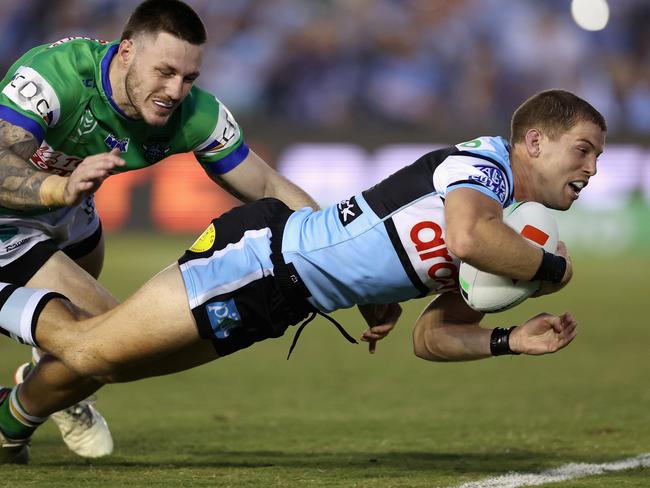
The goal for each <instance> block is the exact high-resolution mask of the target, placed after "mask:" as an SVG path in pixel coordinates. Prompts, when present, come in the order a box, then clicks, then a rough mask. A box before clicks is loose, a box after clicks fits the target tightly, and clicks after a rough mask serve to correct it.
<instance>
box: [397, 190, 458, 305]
mask: <svg viewBox="0 0 650 488" xmlns="http://www.w3.org/2000/svg"><path fill="white" fill-rule="evenodd" d="M392 220H393V224H394V225H395V229H396V230H397V233H398V235H399V239H400V242H401V244H402V247H403V248H404V251H405V252H406V256H407V257H408V260H409V262H410V263H411V266H412V267H413V270H414V271H415V273H416V274H417V276H418V278H419V279H420V281H421V282H422V283H423V284H424V285H425V286H426V287H427V288H428V289H429V290H431V292H432V293H443V292H446V291H457V290H458V287H459V285H458V266H459V264H460V262H459V260H458V258H456V257H455V256H453V255H451V254H450V253H449V250H448V249H447V244H446V243H445V239H444V208H443V206H442V202H441V201H440V198H439V197H437V196H429V197H426V198H423V199H422V200H420V201H419V202H417V203H416V204H414V205H411V206H409V207H407V208H405V209H404V210H401V211H399V212H397V213H396V214H395V215H393V217H392Z"/></svg>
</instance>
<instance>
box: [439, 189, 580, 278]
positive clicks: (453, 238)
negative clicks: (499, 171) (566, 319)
mask: <svg viewBox="0 0 650 488" xmlns="http://www.w3.org/2000/svg"><path fill="white" fill-rule="evenodd" d="M445 222H446V237H445V240H446V242H447V247H448V248H449V250H450V251H451V252H452V253H453V254H454V255H456V256H458V257H459V258H460V259H461V260H463V261H466V262H467V263H469V264H471V265H472V266H475V267H477V268H478V269H480V270H482V271H487V272H488V273H495V274H500V275H503V276H508V277H510V278H515V279H518V280H530V279H531V278H532V277H533V276H534V275H535V273H536V272H537V270H538V268H539V267H540V264H541V262H542V255H543V251H542V250H541V249H540V248H539V247H536V246H534V245H532V244H531V243H529V242H528V241H527V240H526V239H524V238H523V237H521V236H520V235H519V234H517V233H516V232H515V231H514V230H512V229H511V228H510V227H508V226H507V225H506V224H504V223H503V209H502V208H501V206H500V205H499V203H497V202H496V200H493V199H492V198H490V197H488V196H486V195H484V194H482V193H480V192H478V191H476V190H472V189H470V188H458V189H456V190H454V191H450V192H449V193H448V194H447V198H446V200H445ZM565 258H566V260H567V266H566V270H565V273H564V277H563V279H562V282H561V285H562V286H563V285H564V284H566V283H567V282H568V281H569V280H570V279H571V276H572V274H573V272H572V266H571V261H570V259H569V258H568V255H567V256H565ZM560 287H561V286H560Z"/></svg>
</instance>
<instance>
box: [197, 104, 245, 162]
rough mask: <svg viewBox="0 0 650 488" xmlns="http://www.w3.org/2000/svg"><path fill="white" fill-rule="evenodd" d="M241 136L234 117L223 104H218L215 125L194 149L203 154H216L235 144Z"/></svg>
mask: <svg viewBox="0 0 650 488" xmlns="http://www.w3.org/2000/svg"><path fill="white" fill-rule="evenodd" d="M240 138H241V131H240V130H239V125H237V122H235V118H234V117H233V116H232V114H231V113H230V110H228V109H227V108H226V107H225V106H224V105H222V104H220V105H219V118H218V119H217V125H216V127H215V128H214V130H213V131H212V134H210V137H208V139H207V140H205V141H204V142H203V143H201V144H200V145H199V146H198V147H197V148H196V149H195V150H194V151H195V152H199V153H202V154H205V155H210V153H212V154H216V153H218V152H219V151H223V150H225V149H228V148H230V147H232V146H233V145H235V144H236V143H237V142H238V141H239V139H240Z"/></svg>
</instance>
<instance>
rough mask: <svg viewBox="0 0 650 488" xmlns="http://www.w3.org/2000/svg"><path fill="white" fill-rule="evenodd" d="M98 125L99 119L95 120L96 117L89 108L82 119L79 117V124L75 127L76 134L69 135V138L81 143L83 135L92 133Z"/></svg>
mask: <svg viewBox="0 0 650 488" xmlns="http://www.w3.org/2000/svg"><path fill="white" fill-rule="evenodd" d="M96 127H97V121H96V120H95V117H93V114H92V112H91V111H90V109H88V108H87V109H86V111H85V112H84V114H83V115H82V116H81V119H79V124H78V125H77V128H76V129H75V134H73V135H71V136H70V137H68V139H69V140H71V141H72V142H74V143H77V144H79V143H81V139H82V138H83V136H85V135H87V134H90V133H91V132H92V131H94V130H95V128H96Z"/></svg>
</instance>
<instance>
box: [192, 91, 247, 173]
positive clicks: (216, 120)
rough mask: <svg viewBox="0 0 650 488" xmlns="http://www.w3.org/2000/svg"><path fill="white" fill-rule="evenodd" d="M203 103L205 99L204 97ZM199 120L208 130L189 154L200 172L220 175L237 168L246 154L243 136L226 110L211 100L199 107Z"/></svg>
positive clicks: (223, 106) (216, 101)
mask: <svg viewBox="0 0 650 488" xmlns="http://www.w3.org/2000/svg"><path fill="white" fill-rule="evenodd" d="M204 99H205V97H204ZM202 105H203V107H202V109H201V111H200V112H201V113H202V115H201V117H202V118H203V119H204V123H203V124H201V125H202V127H203V130H205V129H204V128H205V127H208V128H209V129H212V130H211V131H210V132H209V133H208V135H207V137H206V136H205V135H204V136H203V137H202V138H201V139H200V142H199V144H198V145H196V146H195V147H193V149H192V151H193V152H194V155H195V156H196V159H197V160H198V161H199V163H201V165H202V166H203V168H204V169H205V170H206V171H207V172H208V173H211V174H217V175H221V174H224V173H227V172H228V171H230V170H231V169H233V168H235V167H236V166H237V165H239V164H240V163H241V162H242V161H244V159H246V157H247V156H248V153H249V148H248V146H247V145H246V143H245V142H244V134H243V131H242V129H241V127H240V126H239V124H238V123H237V121H236V120H235V118H234V117H233V115H232V114H231V113H230V110H228V108H227V107H226V106H225V105H224V104H222V103H221V102H220V101H219V100H217V99H216V98H215V97H211V100H205V101H203V103H202Z"/></svg>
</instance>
